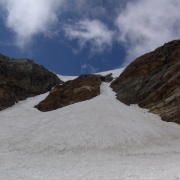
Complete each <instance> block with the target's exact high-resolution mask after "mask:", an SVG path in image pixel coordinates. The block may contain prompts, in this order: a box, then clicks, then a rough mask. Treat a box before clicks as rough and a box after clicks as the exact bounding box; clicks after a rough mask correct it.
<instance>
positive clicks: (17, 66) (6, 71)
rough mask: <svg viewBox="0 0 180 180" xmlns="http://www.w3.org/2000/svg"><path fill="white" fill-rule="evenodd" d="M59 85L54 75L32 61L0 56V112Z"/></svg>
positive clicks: (59, 81) (58, 80)
mask: <svg viewBox="0 0 180 180" xmlns="http://www.w3.org/2000/svg"><path fill="white" fill-rule="evenodd" d="M60 83H62V81H61V80H60V79H59V78H58V77H57V76H56V75H55V74H54V73H52V72H50V71H48V70H47V69H45V68H44V67H43V66H40V65H37V64H35V63H34V62H33V61H32V60H28V59H20V60H11V59H10V58H8V57H7V56H4V55H1V54H0V110H3V109H5V108H7V107H10V106H12V105H14V104H15V103H16V102H18V101H19V100H24V99H26V98H27V97H32V96H35V95H39V94H42V93H45V92H47V91H49V90H51V88H52V87H54V86H56V85H58V84H60Z"/></svg>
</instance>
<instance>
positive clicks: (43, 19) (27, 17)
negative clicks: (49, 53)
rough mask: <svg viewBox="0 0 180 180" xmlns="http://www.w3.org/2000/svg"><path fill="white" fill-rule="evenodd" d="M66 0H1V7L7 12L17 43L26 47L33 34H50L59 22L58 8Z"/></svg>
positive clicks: (7, 23)
mask: <svg viewBox="0 0 180 180" xmlns="http://www.w3.org/2000/svg"><path fill="white" fill-rule="evenodd" d="M63 1H64V0H18V1H14V0H1V1H0V7H1V9H2V10H3V12H5V15H4V20H5V22H6V26H7V27H8V28H10V29H11V30H12V31H13V32H14V34H15V38H16V44H17V45H18V46H19V47H21V48H22V47H24V46H26V45H27V44H28V43H30V42H31V41H32V38H33V36H35V35H37V34H39V33H41V34H44V35H46V34H50V30H52V27H53V25H54V24H56V23H57V22H58V17H57V9H58V8H59V7H60V6H61V5H62V3H63Z"/></svg>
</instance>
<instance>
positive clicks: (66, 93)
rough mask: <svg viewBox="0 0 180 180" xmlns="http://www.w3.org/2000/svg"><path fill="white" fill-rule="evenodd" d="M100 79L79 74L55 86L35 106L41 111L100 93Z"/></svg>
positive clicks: (83, 99)
mask: <svg viewBox="0 0 180 180" xmlns="http://www.w3.org/2000/svg"><path fill="white" fill-rule="evenodd" d="M100 84H101V81H100V80H99V78H98V77H97V76H96V75H81V76H79V77H78V78H76V79H74V80H71V81H67V82H65V83H64V84H62V85H59V86H57V87H55V88H54V89H53V90H52V91H51V92H50V94H49V95H48V96H47V97H46V99H45V100H43V101H42V102H40V103H39V104H38V105H36V106H35V107H36V108H37V109H38V110H40V111H43V112H46V111H52V110H55V109H58V108H62V107H65V106H68V105H70V104H74V103H77V102H81V101H85V100H89V99H91V98H93V97H95V96H97V95H99V94H100Z"/></svg>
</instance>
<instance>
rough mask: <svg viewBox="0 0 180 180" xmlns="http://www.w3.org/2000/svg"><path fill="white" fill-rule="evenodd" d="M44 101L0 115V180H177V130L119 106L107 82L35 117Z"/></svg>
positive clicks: (179, 155)
mask: <svg viewBox="0 0 180 180" xmlns="http://www.w3.org/2000/svg"><path fill="white" fill-rule="evenodd" d="M121 71H122V70H121V69H120V70H115V71H114V76H115V77H117V76H119V74H120V72H121ZM108 73H109V72H108ZM102 74H106V73H102ZM60 78H61V79H62V80H68V79H73V78H75V77H62V76H60ZM46 96H47V94H43V95H40V96H37V97H33V98H28V99H27V100H25V101H21V102H20V103H18V104H16V105H15V106H13V107H11V108H8V109H6V110H4V111H1V112H0V180H1V179H2V180H16V179H17V180H21V179H22V180H24V179H25V180H71V179H72V180H74V179H75V180H85V179H86V180H119V179H123V180H124V179H125V180H126V179H127V180H129V179H137V180H141V179H142V180H154V179H157V180H164V179H168V180H177V179H180V170H179V169H180V125H178V124H175V123H167V122H163V121H161V120H160V118H159V117H158V116H157V115H154V114H151V113H148V111H147V110H146V109H140V108H139V107H138V106H137V105H131V106H126V105H124V104H122V103H120V102H119V101H117V100H116V98H115V93H114V92H113V91H112V90H111V88H110V87H109V84H108V83H102V85H101V95H100V96H97V97H95V98H93V99H91V100H88V101H84V102H80V103H77V104H73V105H70V106H68V107H65V108H61V109H58V110H55V111H51V112H46V113H45V112H39V111H38V110H37V109H35V108H34V105H36V104H37V103H39V102H40V101H41V100H42V99H44V98H45V97H46Z"/></svg>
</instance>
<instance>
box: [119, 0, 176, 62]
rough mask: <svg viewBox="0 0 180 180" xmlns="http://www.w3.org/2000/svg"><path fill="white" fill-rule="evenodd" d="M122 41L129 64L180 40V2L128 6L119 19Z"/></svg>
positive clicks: (140, 1) (139, 0) (144, 0)
mask: <svg viewBox="0 0 180 180" xmlns="http://www.w3.org/2000/svg"><path fill="white" fill-rule="evenodd" d="M116 23H117V26H118V28H119V41H120V42H121V43H124V44H125V45H126V48H127V53H128V57H127V60H129V61H132V60H134V58H135V57H138V56H140V55H142V54H144V53H146V52H149V51H151V50H154V48H156V47H158V46H160V45H162V44H164V43H165V42H167V41H171V40H173V39H177V38H179V37H180V1H179V0H173V1H172V0H158V1H157V0H136V1H132V2H130V1H129V3H127V6H126V8H125V9H124V10H121V12H120V14H119V16H118V18H117V22H116Z"/></svg>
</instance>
